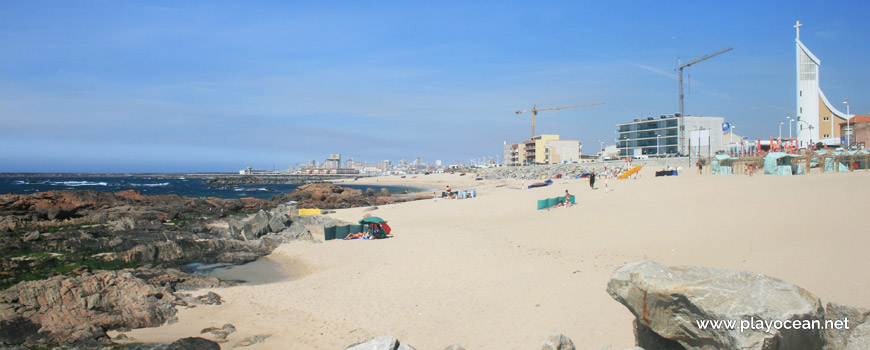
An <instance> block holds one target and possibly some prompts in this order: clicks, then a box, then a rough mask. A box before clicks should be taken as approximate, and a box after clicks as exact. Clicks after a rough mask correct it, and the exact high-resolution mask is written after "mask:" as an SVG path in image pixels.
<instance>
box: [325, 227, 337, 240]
mask: <svg viewBox="0 0 870 350" xmlns="http://www.w3.org/2000/svg"><path fill="white" fill-rule="evenodd" d="M333 239H335V226H329V227H324V228H323V240H324V241H331V240H333Z"/></svg>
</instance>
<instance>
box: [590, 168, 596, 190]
mask: <svg viewBox="0 0 870 350" xmlns="http://www.w3.org/2000/svg"><path fill="white" fill-rule="evenodd" d="M589 188H591V189H593V190H594V189H595V172H594V171H593V172H590V173H589Z"/></svg>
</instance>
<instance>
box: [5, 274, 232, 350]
mask: <svg viewBox="0 0 870 350" xmlns="http://www.w3.org/2000/svg"><path fill="white" fill-rule="evenodd" d="M80 272H81V274H80V275H76V276H55V277H52V278H49V279H46V280H42V281H32V282H21V283H18V284H16V285H14V286H12V287H10V288H8V289H6V290H4V291H0V326H2V327H0V345H2V344H9V343H17V342H21V341H24V342H26V343H27V344H83V345H91V344H98V343H103V342H106V341H108V338H107V336H106V331H107V330H112V329H130V328H141V327H154V326H159V325H161V324H164V323H166V322H172V321H174V320H175V312H176V309H175V308H176V307H177V306H187V307H194V306H196V305H200V304H212V303H217V302H220V300H221V297H220V296H219V295H217V294H215V293H213V292H209V293H207V294H205V295H203V296H200V297H191V296H189V295H187V294H184V293H178V292H179V291H182V290H188V289H194V288H204V287H207V288H217V287H225V286H229V285H231V284H229V283H227V282H221V281H219V280H218V279H216V278H214V277H208V276H202V275H191V274H187V273H184V272H181V271H178V270H174V269H166V270H161V269H151V268H139V269H135V270H133V269H130V270H124V271H97V272H94V273H90V272H88V271H86V270H82V271H80Z"/></svg>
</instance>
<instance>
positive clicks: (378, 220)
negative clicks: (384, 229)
mask: <svg viewBox="0 0 870 350" xmlns="http://www.w3.org/2000/svg"><path fill="white" fill-rule="evenodd" d="M359 223H361V224H382V223H386V221H384V219H381V218H379V217H377V216H369V217H367V218H363V219H362V220H360V221H359Z"/></svg>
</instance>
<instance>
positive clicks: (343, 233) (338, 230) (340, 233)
mask: <svg viewBox="0 0 870 350" xmlns="http://www.w3.org/2000/svg"><path fill="white" fill-rule="evenodd" d="M349 233H350V225H344V226H336V227H335V239H344V238H345V237H347V235H348V234H349Z"/></svg>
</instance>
